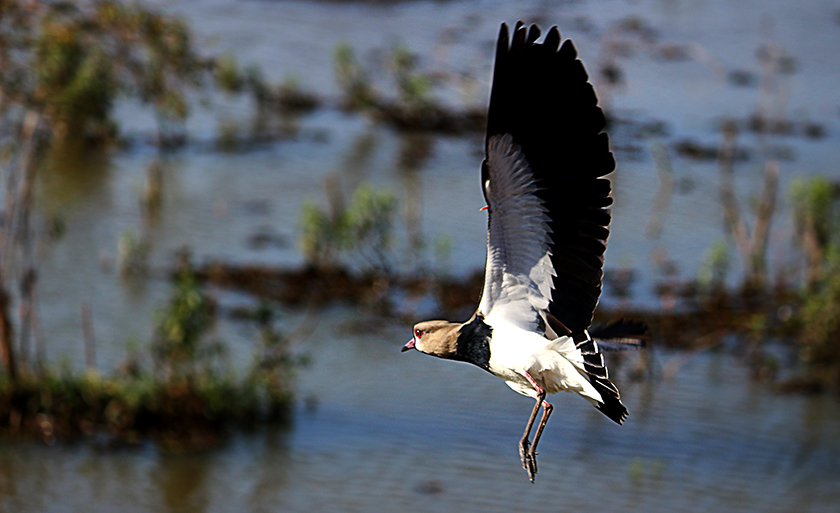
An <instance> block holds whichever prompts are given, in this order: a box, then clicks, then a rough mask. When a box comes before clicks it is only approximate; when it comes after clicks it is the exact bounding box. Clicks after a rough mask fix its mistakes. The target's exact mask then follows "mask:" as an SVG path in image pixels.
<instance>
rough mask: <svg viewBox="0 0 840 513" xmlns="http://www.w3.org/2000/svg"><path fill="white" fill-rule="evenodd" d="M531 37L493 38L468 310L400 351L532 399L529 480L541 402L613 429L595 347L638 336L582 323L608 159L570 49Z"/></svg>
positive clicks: (596, 269)
mask: <svg viewBox="0 0 840 513" xmlns="http://www.w3.org/2000/svg"><path fill="white" fill-rule="evenodd" d="M540 35H541V34H540V29H539V28H538V27H537V26H536V25H531V27H530V28H528V27H525V26H524V24H523V23H522V22H521V21H520V22H518V23H517V24H516V26H515V28H514V29H513V32H512V34H511V33H510V32H509V30H508V26H507V24H502V27H501V31H500V33H499V40H498V43H497V47H496V63H495V68H494V72H493V84H492V89H491V93H490V106H489V110H488V115H487V136H486V139H485V143H484V150H485V156H484V162H482V164H481V188H482V191H483V192H484V198H485V200H486V202H487V207H485V209H482V210H487V214H488V221H487V225H488V229H487V262H486V266H485V275H484V289H483V291H482V293H481V299H480V300H479V305H478V310H477V311H476V312H475V314H474V315H473V316H472V318H471V319H470V320H468V321H467V322H463V323H453V322H448V321H426V322H421V323H419V324H417V325H415V326H414V336H413V337H412V339H411V340H409V342H408V343H407V344H406V345H405V346H404V347H403V348H402V350H403V351H408V350H410V349H416V350H418V351H420V352H422V353H426V354H429V355H432V356H437V357H439V358H445V359H449V360H457V361H463V362H468V363H471V364H474V365H476V366H478V367H480V368H482V369H484V370H486V371H489V372H491V373H492V374H494V375H496V376H498V377H499V378H501V379H503V380H504V381H505V383H507V385H508V386H510V387H511V388H512V389H513V390H515V391H516V392H519V393H520V394H523V395H526V396H528V397H531V398H533V399H535V400H536V403H535V404H534V408H533V410H532V411H531V415H530V417H529V418H528V423H527V424H526V427H525V432H524V434H523V435H522V438H521V440H520V442H519V455H520V458H521V460H522V467H523V468H524V469H525V470H526V471H527V472H528V477H529V479H530V480H531V482H534V477H535V476H536V474H537V444H538V443H539V440H540V436H541V435H542V432H543V429H544V428H545V425H546V422H547V421H548V418H549V416H550V415H551V412H552V410H553V406H552V405H551V404H549V403H548V401H546V395H547V394H553V393H556V392H559V391H561V390H562V391H566V392H577V393H578V394H580V395H581V396H582V397H583V398H584V399H586V400H587V401H589V402H590V403H592V404H593V405H594V406H595V407H596V408H598V409H599V410H600V411H601V412H602V413H603V414H604V415H606V416H607V417H609V418H610V419H612V420H613V421H615V422H617V423H619V424H621V423H622V422H623V421H624V419H625V417H626V416H627V408H625V407H624V405H623V404H622V403H621V400H620V396H619V392H618V389H617V388H616V387H615V385H613V383H612V382H611V381H610V379H609V374H608V372H607V367H606V365H605V363H604V358H603V355H602V354H601V348H605V347H606V346H609V345H611V342H610V341H612V342H613V343H615V344H617V345H618V344H622V343H623V344H634V345H640V344H641V341H640V339H639V338H638V337H639V335H641V334H642V333H643V332H644V330H645V326H644V325H643V324H640V323H634V322H629V321H619V322H616V323H613V324H612V325H609V326H607V327H605V328H601V329H593V328H591V327H590V325H591V324H592V318H593V314H594V311H595V306H596V305H597V303H598V298H599V296H600V295H601V282H602V278H603V265H604V252H605V250H606V247H607V246H606V244H607V236H608V235H609V223H610V211H609V209H608V207H609V206H610V205H611V204H612V198H611V197H610V181H609V180H608V179H607V178H604V176H605V175H607V174H609V173H611V172H612V171H613V170H614V169H615V159H614V158H613V155H612V153H611V152H610V149H609V139H608V137H607V134H606V133H604V132H602V130H603V129H604V127H605V124H606V121H605V118H604V114H603V113H602V112H601V109H600V108H599V107H598V99H597V98H596V96H595V91H594V90H593V88H592V85H591V84H589V82H588V77H587V74H586V71H585V70H584V68H583V64H582V63H581V62H580V60H578V59H577V52H576V50H575V48H574V45H573V44H572V42H571V41H570V40H566V41H564V42H563V43H562V44H561V38H560V32H559V31H558V29H557V27H556V26H555V27H552V28H551V30H549V31H548V34H546V36H545V39H544V40H543V41H542V42H541V43H540V42H537V40H538V39H539V38H540ZM599 342H600V344H599ZM541 406H542V409H543V415H542V419H541V420H540V422H539V424H538V426H537V430H536V433H535V434H534V438H533V441H530V439H529V438H530V434H531V430H532V428H533V425H534V423H535V421H536V418H537V414H538V413H539V409H540V407H541Z"/></svg>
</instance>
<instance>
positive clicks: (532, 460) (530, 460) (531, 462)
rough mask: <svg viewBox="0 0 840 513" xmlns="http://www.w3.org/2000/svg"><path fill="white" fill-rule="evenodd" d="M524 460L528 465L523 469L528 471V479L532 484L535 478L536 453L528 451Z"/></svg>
mask: <svg viewBox="0 0 840 513" xmlns="http://www.w3.org/2000/svg"><path fill="white" fill-rule="evenodd" d="M525 460H526V462H527V464H528V466H527V467H526V468H525V470H527V471H528V479H530V480H531V482H532V483H533V482H534V478H535V477H537V453H536V452H535V451H533V450H531V451H528V454H527V455H525Z"/></svg>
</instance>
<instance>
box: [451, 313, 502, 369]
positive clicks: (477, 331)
mask: <svg viewBox="0 0 840 513" xmlns="http://www.w3.org/2000/svg"><path fill="white" fill-rule="evenodd" d="M492 333H493V328H491V327H490V326H488V325H487V324H485V323H484V317H482V316H480V315H476V316H475V319H473V320H472V321H470V322H468V323H466V324H464V325H463V326H461V329H460V330H459V331H458V342H457V347H456V350H455V357H454V358H453V359H454V360H460V361H462V362H469V363H471V364H473V365H477V366H479V367H481V368H482V369H484V370H486V371H488V372H489V371H490V336H491V335H492Z"/></svg>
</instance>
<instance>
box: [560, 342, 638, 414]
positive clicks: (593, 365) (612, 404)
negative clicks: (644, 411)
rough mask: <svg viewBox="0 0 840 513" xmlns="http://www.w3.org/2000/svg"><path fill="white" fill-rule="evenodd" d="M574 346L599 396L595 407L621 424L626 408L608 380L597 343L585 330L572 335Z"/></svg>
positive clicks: (616, 389)
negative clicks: (579, 353) (581, 357)
mask: <svg viewBox="0 0 840 513" xmlns="http://www.w3.org/2000/svg"><path fill="white" fill-rule="evenodd" d="M573 340H574V342H575V347H576V348H577V349H579V350H580V352H581V355H583V369H584V371H585V372H586V377H587V378H588V379H589V382H590V383H591V384H592V386H593V387H594V388H595V390H596V391H597V392H598V394H599V395H600V396H601V400H600V401H598V403H597V404H595V407H596V408H598V410H600V411H601V413H603V414H604V415H606V416H607V417H609V418H610V420H612V421H614V422H616V423H617V424H621V423H622V422H624V419H625V418H627V408H625V406H624V405H623V404H622V403H621V395H620V394H619V393H618V388H616V386H615V385H614V384H613V383H612V381H610V380H609V372H608V371H607V366H606V364H605V363H604V356H603V355H602V354H601V351H600V349H599V347H598V345H599V344H598V343H597V342H596V341H594V340H593V339H592V337H591V336H590V335H589V333H587V332H586V331H583V332H581V333H576V334H574V335H573Z"/></svg>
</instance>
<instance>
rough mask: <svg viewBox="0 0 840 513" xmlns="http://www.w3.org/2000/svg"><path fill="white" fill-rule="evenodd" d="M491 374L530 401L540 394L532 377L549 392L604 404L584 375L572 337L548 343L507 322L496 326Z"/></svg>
mask: <svg viewBox="0 0 840 513" xmlns="http://www.w3.org/2000/svg"><path fill="white" fill-rule="evenodd" d="M490 371H491V372H493V374H495V375H496V376H498V377H500V378H501V379H502V380H504V381H505V383H507V385H508V386H509V387H510V388H512V389H513V390H515V391H516V392H519V393H520V394H522V395H526V396H528V397H533V398H534V399H536V398H537V392H536V390H535V389H534V387H533V386H532V385H531V383H530V382H529V381H528V378H526V377H525V375H526V373H527V374H528V375H530V376H531V377H532V378H533V379H534V381H536V382H537V384H539V385H540V386H541V387H543V389H545V391H546V392H548V393H550V394H555V393H557V392H560V391H561V390H562V391H565V392H577V393H578V394H580V395H582V396H583V397H584V398H586V399H587V400H589V401H590V402H593V404H594V403H597V402H600V401H601V395H600V394H599V393H598V392H597V391H596V390H595V388H594V387H593V386H592V384H591V383H590V382H589V379H588V378H587V377H586V375H585V374H584V371H583V356H582V355H581V354H580V350H578V349H576V348H575V345H574V342H573V341H572V339H571V338H570V337H560V338H558V339H555V340H548V339H547V338H545V337H543V336H542V335H540V334H538V333H534V332H531V331H526V330H523V329H521V328H519V327H517V326H514V325H512V324H509V323H506V322H497V323H495V325H493V337H492V339H491V340H490Z"/></svg>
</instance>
